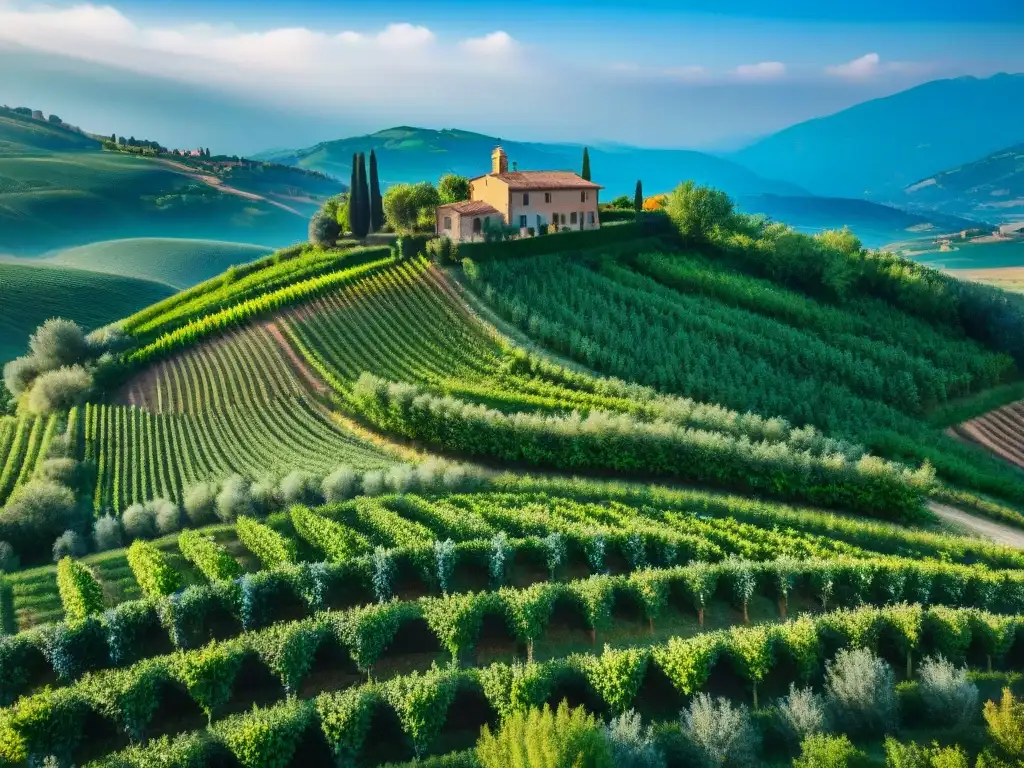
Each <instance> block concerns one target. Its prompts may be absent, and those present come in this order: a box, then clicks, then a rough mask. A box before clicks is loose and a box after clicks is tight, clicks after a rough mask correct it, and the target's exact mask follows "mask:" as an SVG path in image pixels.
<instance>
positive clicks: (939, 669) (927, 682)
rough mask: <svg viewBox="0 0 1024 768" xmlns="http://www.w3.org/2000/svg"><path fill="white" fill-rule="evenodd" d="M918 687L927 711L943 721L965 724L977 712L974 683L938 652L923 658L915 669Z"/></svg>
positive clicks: (961, 669) (975, 716)
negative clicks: (933, 656)
mask: <svg viewBox="0 0 1024 768" xmlns="http://www.w3.org/2000/svg"><path fill="white" fill-rule="evenodd" d="M918 678H919V680H920V685H919V688H918V690H919V691H920V693H921V699H922V700H923V701H924V705H925V707H926V708H927V709H928V714H929V715H931V717H933V718H934V719H935V720H936V721H937V722H939V723H942V724H944V725H966V724H968V723H971V722H973V721H974V720H975V719H976V718H977V716H978V686H977V685H975V684H974V683H973V682H972V681H971V680H969V679H968V678H967V668H966V667H962V668H959V669H958V668H957V667H955V666H953V664H951V663H950V662H948V661H946V660H945V659H944V658H943V657H942V656H937V657H935V658H927V659H925V660H924V662H923V663H922V664H921V667H920V669H919V670H918Z"/></svg>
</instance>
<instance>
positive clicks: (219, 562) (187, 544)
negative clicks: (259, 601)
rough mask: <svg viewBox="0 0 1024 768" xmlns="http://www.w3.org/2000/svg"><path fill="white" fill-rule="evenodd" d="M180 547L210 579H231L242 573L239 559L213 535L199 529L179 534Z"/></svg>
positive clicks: (186, 556)
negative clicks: (210, 535)
mask: <svg viewBox="0 0 1024 768" xmlns="http://www.w3.org/2000/svg"><path fill="white" fill-rule="evenodd" d="M178 549H180V550H181V554H182V555H184V556H185V559H186V560H188V561H189V562H190V563H192V564H193V565H195V567H196V568H198V569H199V571H200V572H201V573H202V574H203V576H205V577H206V578H207V579H209V580H210V581H230V580H232V579H234V578H237V577H238V576H239V575H241V572H242V569H241V567H240V566H239V565H238V561H237V560H235V558H233V557H232V556H231V555H230V554H229V553H228V552H227V550H225V549H224V547H222V546H220V545H219V544H217V542H215V541H214V540H213V538H212V537H209V536H204V535H203V534H201V533H199V532H198V531H183V532H182V533H181V535H180V536H178Z"/></svg>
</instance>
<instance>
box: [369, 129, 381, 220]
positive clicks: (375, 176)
mask: <svg viewBox="0 0 1024 768" xmlns="http://www.w3.org/2000/svg"><path fill="white" fill-rule="evenodd" d="M383 226H384V202H383V200H382V198H381V195H380V175H379V173H378V170H377V155H376V154H374V151H373V150H372V149H371V150H370V230H371V231H373V232H379V231H380V230H381V227H383Z"/></svg>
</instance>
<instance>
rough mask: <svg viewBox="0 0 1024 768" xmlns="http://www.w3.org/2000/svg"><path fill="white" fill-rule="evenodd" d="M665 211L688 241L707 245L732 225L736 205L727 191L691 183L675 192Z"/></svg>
mask: <svg viewBox="0 0 1024 768" xmlns="http://www.w3.org/2000/svg"><path fill="white" fill-rule="evenodd" d="M665 210H666V211H667V212H668V216H669V218H670V219H672V223H673V224H675V225H676V227H677V228H678V229H679V232H680V234H682V236H683V237H684V238H686V239H687V240H690V241H693V242H707V241H708V240H710V239H711V238H712V236H713V235H715V234H716V233H717V232H718V230H720V229H721V228H722V227H725V226H727V225H728V224H729V223H730V220H731V218H732V215H733V204H732V200H730V199H729V196H728V195H726V194H725V193H724V192H721V191H719V190H717V189H712V188H711V187H705V186H700V185H697V184H695V183H694V182H692V181H687V182H685V183H683V184H680V185H679V186H678V187H676V188H675V189H674V190H672V193H671V194H670V195H669V196H668V200H667V201H666V202H665Z"/></svg>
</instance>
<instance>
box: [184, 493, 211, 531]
mask: <svg viewBox="0 0 1024 768" xmlns="http://www.w3.org/2000/svg"><path fill="white" fill-rule="evenodd" d="M216 499H217V486H216V485H215V484H214V483H209V482H200V483H195V484H194V485H190V486H189V487H188V488H186V489H185V493H184V494H183V495H182V506H183V507H184V508H185V515H186V516H187V517H188V519H189V522H190V523H192V525H193V526H195V527H196V528H198V527H200V526H203V525H207V524H209V523H212V522H213V521H214V520H216V519H217V515H216V509H217V504H216Z"/></svg>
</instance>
